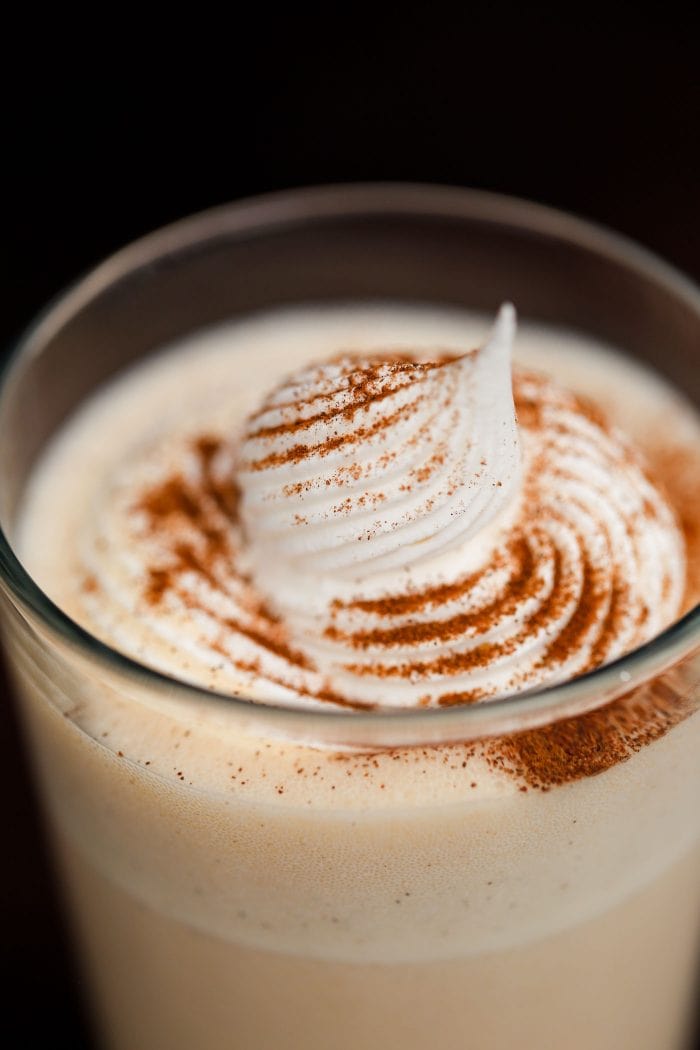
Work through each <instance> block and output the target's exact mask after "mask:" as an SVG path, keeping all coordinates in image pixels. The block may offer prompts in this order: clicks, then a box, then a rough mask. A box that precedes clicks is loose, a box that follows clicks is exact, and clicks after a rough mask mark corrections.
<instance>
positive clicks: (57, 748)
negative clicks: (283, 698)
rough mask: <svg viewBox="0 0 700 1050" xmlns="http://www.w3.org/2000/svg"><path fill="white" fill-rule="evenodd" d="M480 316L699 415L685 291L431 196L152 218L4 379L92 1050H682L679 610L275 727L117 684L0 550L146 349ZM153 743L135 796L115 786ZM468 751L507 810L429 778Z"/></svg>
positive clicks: (5, 612) (683, 747) (591, 240)
mask: <svg viewBox="0 0 700 1050" xmlns="http://www.w3.org/2000/svg"><path fill="white" fill-rule="evenodd" d="M505 297H507V298H510V299H512V300H513V301H515V302H516V303H517V305H518V309H519V312H520V314H521V315H522V316H524V317H527V318H528V319H536V320H540V321H547V322H554V323H557V324H560V325H565V326H569V327H574V328H579V329H582V330H584V331H586V332H589V333H591V334H592V335H593V336H597V337H600V338H602V339H604V340H606V341H608V342H612V343H614V344H617V345H619V346H621V347H623V348H624V349H625V350H627V352H629V353H631V354H634V355H636V356H637V357H639V358H640V359H641V360H644V361H648V362H651V363H653V364H654V365H655V367H656V368H657V369H658V370H660V371H661V372H662V373H664V374H665V375H666V376H667V377H668V378H669V379H670V380H671V381H672V382H674V383H675V384H676V385H677V386H679V387H681V388H682V389H684V390H685V391H686V393H687V394H688V395H689V396H690V397H691V398H693V399H694V400H695V402H696V404H697V403H698V402H700V371H699V370H698V369H697V367H696V360H697V345H698V335H699V334H700V295H699V294H698V292H697V290H696V289H695V288H694V287H693V286H692V285H691V284H690V283H689V282H688V281H687V280H685V278H683V277H682V276H680V275H679V274H677V273H675V272H674V271H673V270H671V269H670V268H669V267H667V266H666V265H665V264H663V263H661V262H660V261H658V260H657V259H655V258H653V257H652V256H650V255H649V254H647V253H646V252H644V251H643V250H641V249H640V248H637V247H636V246H634V245H632V244H630V243H628V242H626V241H625V240H623V239H622V238H619V237H617V236H615V235H612V234H610V233H607V232H605V231H602V230H599V229H597V228H595V227H593V226H591V225H589V224H587V223H584V222H581V221H579V220H577V219H574V218H572V217H569V216H565V215H562V214H559V213H557V212H554V211H551V210H549V209H546V208H542V207H539V206H536V205H532V204H529V203H525V202H521V201H516V200H512V199H508V198H502V197H496V196H492V195H489V194H483V193H477V192H472V191H465V190H456V189H448V188H437V187H432V188H431V187H412V186H389V185H383V186H374V187H372V186H352V187H334V188H327V189H315V190H305V191H297V192H293V193H288V194H282V195H276V196H271V197H266V198H262V199H258V200H252V201H248V202H243V203H240V204H235V205H231V206H227V207H224V208H219V209H215V210H213V211H211V212H207V213H204V214H202V215H199V216H195V217H193V218H190V219H186V220H184V221H182V222H180V223H177V224H175V225H174V226H171V227H168V228H166V229H164V230H161V231H159V232H157V233H155V234H153V235H151V236H149V237H147V238H145V239H143V240H142V241H139V242H137V243H136V244H133V245H131V246H130V247H128V248H126V249H124V250H123V251H122V252H120V253H118V254H117V255H115V256H114V257H112V258H111V259H109V260H107V261H106V262H105V263H104V264H102V265H101V266H100V267H99V268H98V269H96V270H95V271H93V272H92V273H91V274H89V275H88V276H87V277H86V278H85V279H84V280H82V281H81V282H80V283H78V284H77V285H76V286H75V287H74V288H73V289H71V290H70V291H69V292H68V293H67V294H65V295H64V296H63V297H61V298H60V299H59V300H58V301H57V302H56V303H55V304H54V305H53V306H52V307H51V308H50V309H49V310H48V312H47V313H46V314H45V315H44V316H43V317H42V318H40V319H39V321H38V322H37V324H36V325H35V326H34V327H33V328H32V329H31V330H30V331H29V332H28V333H27V335H26V336H25V338H24V339H23V341H22V343H21V345H20V347H19V348H18V350H17V353H16V355H15V357H14V360H13V361H12V362H11V364H10V366H9V368H8V370H7V373H6V376H5V379H4V386H3V389H2V394H1V396H0V448H2V476H1V477H0V520H1V522H2V527H3V530H4V536H3V537H2V540H1V542H0V559H1V562H2V577H3V581H2V582H3V593H4V599H3V604H2V620H3V628H4V637H5V645H6V650H7V653H8V656H9V659H10V662H11V665H12V671H13V675H14V678H15V680H16V682H17V687H18V693H19V696H20V698H21V705H22V710H23V714H24V717H25V721H26V725H27V729H28V732H29V736H30V741H31V747H32V751H33V755H34V759H35V764H36V770H37V775H38V777H39V780H40V782H41V784H42V786H43V790H44V796H45V802H46V807H47V809H48V812H49V813H50V817H51V826H52V834H53V837H54V843H55V849H56V851H57V856H58V858H59V862H60V865H61V870H62V871H63V874H64V881H65V885H66V891H67V896H68V899H69V903H70V907H71V911H72V914H73V917H74V922H75V928H76V934H77V939H78V941H79V944H80V948H81V952H82V956H83V960H84V965H85V972H86V974H87V976H88V978H89V982H90V985H91V988H92V993H93V998H94V1003H95V1010H96V1017H97V1019H98V1024H99V1026H100V1030H101V1032H102V1036H103V1039H104V1042H105V1045H106V1046H111V1047H115V1048H119V1050H125V1048H127V1047H128V1048H133V1047H140V1046H149V1047H154V1048H158V1047H161V1046H163V1047H165V1046H167V1047H168V1048H169V1050H178V1048H180V1047H183V1048H184V1047H188V1048H189V1047H193V1046H196V1047H198V1048H201V1050H218V1048H220V1047H221V1048H223V1047H226V1048H227V1050H228V1048H230V1047H232V1046H241V1047H245V1048H246V1050H261V1048H268V1047H272V1046H285V1047H287V1048H289V1050H294V1048H296V1047H302V1046H303V1047H305V1048H306V1050H309V1048H314V1047H319V1048H321V1047H323V1048H327V1047H329V1046H334V1047H337V1048H340V1050H342V1048H345V1047H348V1048H350V1047H357V1046H363V1047H366V1048H368V1050H373V1048H375V1047H376V1048H379V1047H381V1048H383V1050H394V1048H398V1047H401V1048H402V1050H412V1048H413V1047H423V1046H425V1045H426V1044H427V1043H428V1042H430V1044H431V1045H434V1046H435V1047H436V1048H439V1050H451V1048H453V1047H454V1048H457V1047H459V1048H462V1047H464V1046H467V1045H474V1046H478V1047H479V1048H480V1050H490V1048H496V1047H498V1048H500V1047H503V1046H505V1045H508V1044H510V1043H511V1042H512V1041H513V1039H514V1038H515V1039H516V1041H517V1045H518V1046H519V1047H522V1048H525V1050H528V1048H529V1047H535V1046H537V1047H541V1046H552V1047H555V1046H556V1047H559V1046H562V1047H563V1046H566V1047H567V1048H568V1050H576V1048H577V1047H579V1046H581V1047H584V1046H585V1047H589V1046H591V1045H596V1046H598V1047H599V1048H606V1047H610V1048H613V1047H614V1048H615V1050H619V1048H620V1047H623V1046H628V1045H629V1046H635V1047H636V1048H639V1050H643V1048H644V1047H649V1048H652V1047H653V1048H654V1050H659V1048H664V1047H668V1048H677V1047H680V1046H682V1045H684V1044H683V1039H684V1038H685V1037H686V1036H687V1028H688V1023H689V1022H688V1019H689V1010H690V1005H691V990H692V982H693V980H694V977H695V969H696V963H697V954H698V931H699V927H700V847H699V845H698V840H699V839H700V819H699V818H698V813H699V812H700V805H699V804H700V762H698V755H699V754H700V715H698V714H697V713H696V712H697V708H698V707H699V706H700V655H698V650H699V649H700V614H699V613H698V610H697V609H696V610H694V611H693V612H691V613H689V614H688V615H687V616H685V617H684V618H683V620H681V621H680V622H679V623H678V624H676V625H674V626H673V627H672V628H670V629H669V630H667V631H666V632H665V633H664V634H663V635H662V636H660V637H659V638H657V639H655V640H654V641H652V642H651V643H649V644H648V645H646V646H644V647H642V648H641V649H639V650H637V651H636V652H634V653H632V654H630V655H628V656H626V657H624V658H623V659H621V660H618V661H616V662H615V663H613V664H610V665H609V666H607V667H604V668H601V669H599V670H597V671H595V672H592V673H590V674H588V675H585V676H583V677H582V678H580V679H577V680H576V681H574V682H571V683H568V684H565V685H561V686H556V687H552V688H549V689H543V690H539V691H536V692H531V693H528V694H527V695H524V696H520V697H515V698H511V699H505V700H499V701H494V702H492V703H489V704H484V705H474V706H471V707H467V708H446V709H441V710H416V711H411V712H405V711H403V712H398V713H396V712H394V713H390V714H376V713H371V714H362V713H357V712H347V711H336V710H331V709H329V710H323V711H320V712H319V711H314V712H309V711H301V710H295V709H293V708H286V707H284V706H280V705H276V706H272V705H271V706H266V705H255V704H251V703H250V702H248V701H246V700H245V698H231V697H224V696H218V695H216V694H213V693H209V692H206V691H203V690H198V689H195V688H193V687H191V686H189V685H187V684H185V683H183V682H179V681H176V680H174V679H171V678H168V677H167V676H164V675H161V674H158V673H156V672H153V671H150V670H148V669H147V668H145V667H143V666H140V665H139V664H137V663H136V662H134V661H133V660H130V659H128V658H126V657H124V656H121V655H120V654H118V653H117V652H115V651H113V650H111V649H109V648H108V647H107V646H105V645H103V644H101V643H100V642H98V641H97V640H95V639H94V638H92V637H91V636H90V635H88V634H87V633H86V632H85V631H83V630H82V629H81V628H79V627H78V626H77V625H76V624H74V623H73V622H72V621H71V620H69V619H68V617H66V616H65V615H64V614H63V613H62V612H61V610H59V609H58V608H56V606H54V605H53V604H52V603H51V602H50V601H49V599H48V598H47V597H46V596H45V595H44V594H42V592H41V591H40V590H39V589H38V588H37V587H36V585H35V584H34V583H33V582H32V580H31V579H30V578H29V576H28V575H27V573H26V572H25V570H24V569H23V567H22V565H21V564H20V562H19V561H18V559H17V557H16V556H15V554H14V552H13V549H12V534H13V527H14V521H15V516H16V512H17V507H18V504H19V501H20V500H21V497H22V493H23V490H24V487H25V484H26V481H27V477H28V476H29V474H30V472H31V468H32V465H33V463H34V462H35V460H36V457H37V456H38V455H39V453H40V452H41V451H42V449H43V448H44V447H45V445H46V443H47V441H48V440H50V438H51V435H52V434H53V432H54V431H55V430H56V428H57V427H58V426H59V425H60V424H61V422H62V421H63V420H64V419H65V418H66V417H67V416H69V415H70V413H71V411H72V410H73V409H74V407H75V406H76V405H78V404H79V403H80V402H81V401H82V400H83V399H84V398H85V397H86V396H88V395H89V394H90V392H91V391H92V390H93V389H94V388H95V387H96V386H98V385H100V384H101V383H103V382H104V381H106V380H107V379H108V378H109V377H110V376H112V375H114V374H115V373H116V372H117V371H118V370H120V369H122V368H124V367H125V366H127V365H130V364H133V363H134V362H136V361H137V360H139V359H140V358H142V357H143V356H145V355H147V354H149V353H150V352H151V351H153V350H155V349H157V348H158V347H160V346H162V345H163V344H165V343H168V342H170V341H172V340H173V339H175V338H179V337H182V336H184V335H186V334H187V333H190V332H194V331H196V330H198V329H199V328H202V327H204V326H207V325H211V324H212V323H216V322H219V321H223V320H226V319H230V318H234V317H237V316H242V315H245V314H247V313H250V312H252V311H256V310H260V309H263V308H266V307H272V306H281V305H285V304H292V303H302V302H306V303H308V302H322V301H333V302H336V301H342V300H355V301H357V300H364V301H369V300H372V299H376V300H387V299H391V300H394V301H402V300H403V301H409V302H415V301H427V302H431V303H436V304H444V305H449V306H467V307H470V308H476V309H483V310H487V311H490V312H494V311H495V309H496V308H497V306H498V305H499V303H500V301H501V300H502V299H503V298H505ZM5 537H7V538H5ZM611 726H615V727H617V728H616V729H615V732H614V733H613V736H614V738H615V740H620V741H622V743H621V744H620V747H618V749H617V751H615V748H611V728H610V727H611ZM650 726H651V727H652V729H651V730H650V729H649V727H650ZM644 727H646V728H644ZM645 736H646V739H645ZM651 737H654V739H653V740H651V739H650V738H651ZM165 738H167V739H168V740H171V741H172V752H171V754H172V761H171V762H170V764H169V765H167V764H164V763H163V762H162V761H160V760H158V761H156V760H151V759H149V758H148V752H149V743H150V742H153V744H154V747H155V742H161V743H162V741H163V739H165ZM489 740H497V741H498V742H499V746H504V741H505V742H506V744H507V747H508V748H509V749H510V750H509V751H508V754H509V755H510V756H511V759H510V760H511V761H512V763H514V764H516V765H517V764H519V765H520V766H521V767H522V768H523V769H524V770H525V772H526V774H527V776H528V777H529V781H528V783H529V789H528V790H527V791H522V792H510V793H506V794H503V795H502V796H501V795H494V796H493V797H489V798H484V797H483V796H482V795H481V793H479V795H478V797H477V796H476V795H474V794H473V793H472V791H471V788H470V783H468V782H466V781H465V780H464V776H463V775H462V780H461V781H460V775H461V774H460V770H461V769H462V768H463V767H462V761H463V760H464V756H465V755H466V754H467V753H468V749H469V748H470V747H471V746H472V744H471V743H470V742H475V741H476V742H484V741H489ZM480 746H488V745H484V744H480ZM620 748H621V749H622V750H620ZM465 749H466V750H465ZM543 749H544V754H545V755H546V756H548V758H547V760H546V761H545V762H544V764H543V762H542V754H543ZM572 752H577V753H580V754H581V755H582V756H585V761H584V760H583V758H582V761H581V765H580V769H579V770H578V774H577V775H576V777H574V778H571V776H570V775H569V774H567V775H566V776H564V775H563V774H562V767H561V763H559V764H558V760H557V756H561V755H562V754H564V755H570V754H571V753H572ZM613 752H614V754H613ZM533 756H537V761H535V758H534V757H533ZM611 756H612V757H611ZM620 758H624V759H625V760H624V761H620V760H619V759H620ZM173 763H174V764H173ZM412 764H413V766H416V765H420V767H421V770H423V769H424V770H425V773H424V774H423V776H422V781H421V788H420V790H417V789H416V788H415V783H416V776H415V774H411V773H410V767H411V765H412ZM314 770H315V772H316V779H315V780H314V778H313V771H314ZM263 772H264V773H265V776H264V777H263V776H262V773H263ZM353 777H354V778H355V779H354V780H353ZM402 778H403V779H402ZM382 779H383V780H384V781H385V782H386V783H385V786H384V787H381V789H380V781H381V780H382ZM351 781H352V785H351ZM563 781H566V782H563ZM359 782H361V783H363V784H365V787H362V788H360V787H357V786H356V784H357V783H359ZM292 784H293V785H295V786H293V787H292V786H291V785H292ZM299 784H303V785H304V789H302V788H300V787H299ZM350 785H351V786H350ZM387 786H388V788H389V790H385V787H387ZM525 786H527V783H526V784H525ZM280 788H281V789H282V790H279V789H280Z"/></svg>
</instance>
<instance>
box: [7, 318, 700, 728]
mask: <svg viewBox="0 0 700 1050" xmlns="http://www.w3.org/2000/svg"><path fill="white" fill-rule="evenodd" d="M508 323H509V324H510V327H511V328H512V317H511V316H510V315H506V314H505V313H504V315H503V317H502V318H501V320H500V321H499V328H498V329H497V331H496V333H495V334H494V335H493V337H492V338H491V339H489V340H487V341H486V345H485V346H483V344H484V341H485V337H486V333H487V321H486V320H485V319H484V318H478V317H475V316H472V315H469V314H461V313H457V312H448V311H436V310H431V309H429V308H422V309H421V308H418V307H415V308H409V307H402V308H399V307H389V306H387V307H364V308H363V307H360V306H356V307H338V308H317V309H296V310H292V311H286V312H281V313H278V314H274V313H273V314H269V315H263V316H261V317H259V318H257V319H256V318H254V319H252V320H250V321H247V322H242V323H239V324H236V325H233V326H230V327H228V328H222V329H220V330H217V331H212V332H209V333H203V334H200V335H199V336H198V337H196V338H195V339H194V340H190V341H189V342H188V343H187V344H185V345H183V346H181V347H179V348H174V349H173V350H171V351H169V352H165V353H163V354H161V355H160V356H159V357H158V358H156V359H154V360H152V361H150V362H148V363H146V364H144V365H142V366H141V367H140V368H138V369H137V370H136V371H135V372H132V373H130V374H129V375H128V376H126V377H124V378H122V379H121V380H118V381H117V382H115V383H112V384H111V386H110V387H109V388H108V389H107V390H105V391H103V392H102V393H100V394H98V395H96V397H94V398H93V400H92V401H91V402H90V403H89V404H88V405H87V406H85V407H84V408H83V409H82V410H81V411H80V412H79V413H78V414H77V416H76V418H75V419H74V420H73V422H72V423H71V424H70V425H69V426H68V428H66V430H65V431H64V433H63V434H62V435H61V436H60V437H59V438H58V439H57V440H56V441H55V442H54V445H53V448H52V450H51V451H50V452H49V454H48V455H47V456H46V457H45V460H44V462H43V464H42V465H41V466H40V467H39V469H38V471H37V473H36V476H35V478H34V481H33V484H32V487H31V489H30V495H29V498H28V500H27V505H26V508H25V513H24V519H23V525H22V528H21V532H20V548H21V551H22V554H23V556H24V558H25V560H26V562H27V564H28V566H29V568H30V571H31V572H32V574H33V575H34V576H35V578H36V579H37V581H38V582H39V583H40V585H42V586H43V587H44V588H45V589H46V591H47V592H48V593H49V595H50V596H51V597H53V598H54V600H56V601H57V603H58V604H59V605H60V606H61V607H62V608H64V609H65V610H66V611H67V612H68V613H69V614H70V615H71V616H73V617H74V618H75V619H76V620H77V621H78V622H79V623H81V624H83V625H84V626H86V627H87V628H88V630H90V631H92V632H93V633H95V634H96V635H97V636H98V637H100V638H101V639H103V640H104V641H106V642H107V643H108V644H111V645H113V646H115V647H116V648H118V649H121V650H122V651H124V652H126V653H128V654H130V655H132V656H135V657H136V658H138V659H140V660H142V661H143V662H145V663H147V664H149V665H151V666H153V667H156V668H158V669H161V670H164V671H166V672H167V673H169V674H174V675H176V676H179V677H182V678H184V679H186V680H189V681H192V682H194V683H196V684H199V685H202V686H204V687H208V688H214V689H216V690H218V691H220V692H230V693H233V694H242V695H245V696H251V697H253V698H255V699H259V700H261V701H265V700H271V701H275V700H286V701H289V700H295V699H298V700H300V701H301V702H304V703H305V704H306V705H307V706H314V705H316V706H318V705H319V704H320V705H322V704H324V703H335V704H340V705H342V706H348V705H349V706H356V707H370V708H371V707H373V706H376V705H377V704H380V705H387V704H388V705H392V706H394V705H396V706H418V705H420V706H426V705H431V704H440V705H443V706H444V705H451V704H458V703H473V702H476V701H480V700H485V699H488V698H489V697H491V696H500V695H508V694H510V693H513V692H518V691H521V690H523V689H526V688H528V687H532V686H533V685H538V684H543V683H547V682H553V681H561V680H566V679H568V678H571V677H573V676H575V675H576V674H580V673H582V672H583V671H586V670H589V669H591V668H592V667H595V666H596V665H598V664H600V663H602V662H605V661H607V660H610V659H612V658H614V657H615V656H618V655H621V654H622V653H623V652H625V651H627V650H629V649H631V648H634V647H635V646H636V645H639V644H641V643H643V642H644V641H646V640H648V639H649V638H651V637H653V636H654V635H655V634H658V633H659V632H660V631H661V630H662V629H663V628H664V627H665V626H667V625H668V624H669V623H670V622H672V621H673V620H674V619H675V618H676V617H677V615H678V614H679V612H680V610H681V608H682V607H684V608H687V607H689V606H690V605H692V604H694V600H695V598H696V594H695V584H694V581H692V579H691V577H692V573H693V564H694V561H695V557H696V552H695V550H694V548H693V549H692V550H690V551H689V552H688V556H689V560H690V573H689V574H686V569H685V564H684V552H683V549H682V548H683V538H682V536H681V535H680V530H679V529H678V527H677V525H676V523H675V521H674V520H673V517H674V512H675V513H676V515H679V512H680V515H682V514H683V511H684V510H686V509H687V506H686V504H687V501H688V500H689V498H690V496H689V492H690V491H691V482H692V478H691V480H690V482H689V481H688V479H687V478H686V477H682V476H681V474H680V471H681V468H680V467H679V466H675V467H674V468H673V469H671V470H670V471H669V469H668V468H669V464H670V463H672V461H673V459H674V456H675V459H676V460H680V459H682V456H683V453H684V452H687V453H688V454H689V456H690V460H691V462H690V466H691V467H692V466H693V465H694V466H695V468H697V463H695V464H693V462H692V455H693V453H694V452H695V450H696V449H697V448H698V423H697V420H696V418H695V415H694V413H693V412H692V410H691V409H690V408H689V406H687V405H685V404H684V403H683V402H682V400H681V399H680V397H679V396H678V395H677V394H675V393H674V392H672V391H671V390H669V389H668V387H666V386H665V385H664V384H663V383H662V381H661V380H660V378H659V377H653V376H651V375H649V374H647V373H645V372H643V371H642V370H641V369H640V368H639V367H638V366H636V365H633V364H632V363H631V362H630V361H628V360H625V359H624V358H622V357H620V356H619V355H618V356H616V355H615V354H614V353H613V352H611V351H606V350H605V349H604V348H601V347H598V346H596V345H594V344H592V343H591V342H590V341H586V340H585V339H582V338H580V337H577V336H575V335H573V334H572V333H562V332H554V331H551V330H550V331H548V330H544V329H537V328H534V327H532V326H528V325H525V326H523V328H522V330H521V331H520V332H519V333H518V336H517V338H516V343H515V347H516V362H517V363H516V367H515V373H514V379H515V402H516V404H515V409H516V411H517V414H518V424H517V425H516V421H515V418H514V414H513V401H512V395H511V393H510V389H511V379H510V362H509V360H508V357H509V346H507V345H506V344H507V343H508V342H509V339H510V338H511V336H512V332H510V333H509V332H507V331H506V329H507V328H508ZM474 347H482V349H479V350H474ZM406 351H410V352H411V353H412V354H414V355H417V358H418V360H417V361H414V360H407V359H406V357H405V355H406ZM351 354H352V355H359V358H358V357H357V356H354V357H351V356H349V355H351ZM402 354H403V357H402ZM338 355H344V356H343V357H342V358H341V360H340V362H338ZM362 355H364V357H363V356H362ZM372 355H373V356H372ZM381 355H384V358H382V356H381ZM459 355H462V356H459ZM392 357H393V358H395V360H392ZM329 359H330V363H326V364H324V363H323V362H324V361H329ZM358 361H359V367H358ZM423 362H427V363H423ZM533 368H534V369H535V370H536V371H535V372H533V371H532V370H533ZM541 373H545V375H546V374H547V373H549V375H550V376H552V375H553V376H554V377H555V379H556V380H557V382H558V383H559V384H560V386H553V385H552V384H551V383H549V382H548V381H547V380H546V379H545V378H544V377H543V376H542V374H541ZM290 374H291V375H292V376H293V377H294V378H293V379H291V380H288V381H287V382H286V385H285V380H286V377H287V376H289V375H290ZM275 387H277V388H278V390H277V393H276V394H270V391H273V390H274V389H275ZM562 387H564V388H566V387H571V388H572V389H573V391H574V393H575V394H583V395H586V397H587V398H589V399H590V400H589V401H586V400H584V401H581V400H577V399H576V397H575V396H573V395H572V394H569V393H567V392H566V391H565V389H564V390H562ZM261 404H262V408H260V407H259V406H260V405H261ZM600 409H603V411H604V412H606V411H607V414H608V416H609V417H610V418H611V421H612V423H613V424H614V425H617V426H619V427H621V428H622V430H623V431H626V432H627V434H628V435H629V437H630V438H631V443H630V442H628V441H626V440H625V438H624V437H623V436H622V435H621V434H620V433H619V432H618V429H617V428H616V426H613V428H612V429H611V428H610V427H609V426H607V425H606V424H605V423H603V422H602V421H601V420H599V418H598V413H599V410H600ZM669 421H671V422H670V424H669ZM661 435H663V438H661ZM637 448H640V449H641V450H642V451H644V452H645V453H646V454H647V458H648V461H649V463H650V465H651V477H652V480H651V481H650V480H649V470H648V464H647V463H645V462H637V457H636V449H637ZM655 460H656V463H655ZM654 468H656V474H657V475H658V474H661V475H662V476H663V479H664V481H665V483H666V484H667V485H670V486H671V488H673V487H674V486H675V489H676V491H672V492H670V496H671V506H670V507H669V506H668V504H667V502H666V499H665V497H664V494H663V493H661V492H660V491H659V489H658V486H657V485H656V484H655V477H654V473H655V471H654ZM683 469H688V465H687V463H686V464H685V467H684V468H683ZM674 502H675V503H676V506H675V507H674V506H673V504H674ZM58 507H60V508H61V512H60V513H59V514H57V513H56V509H57V508H58ZM241 508H242V512H241ZM47 520H48V521H50V522H51V529H50V531H48V533H47V532H46V531H45V526H44V523H45V522H46V521H47ZM688 580H690V583H689V584H688V585H686V584H687V583H688ZM261 585H262V586H261Z"/></svg>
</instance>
